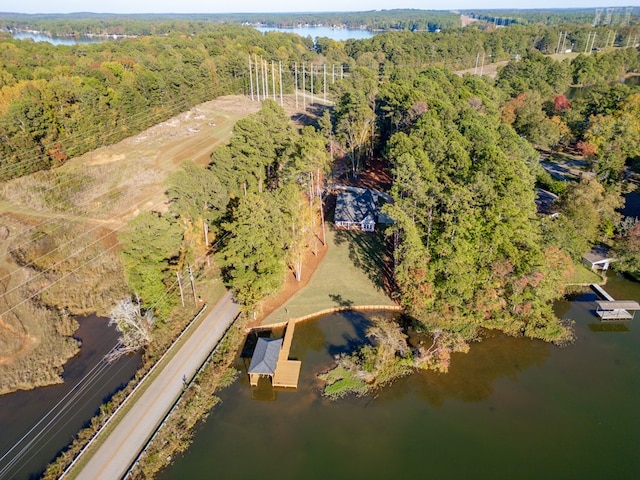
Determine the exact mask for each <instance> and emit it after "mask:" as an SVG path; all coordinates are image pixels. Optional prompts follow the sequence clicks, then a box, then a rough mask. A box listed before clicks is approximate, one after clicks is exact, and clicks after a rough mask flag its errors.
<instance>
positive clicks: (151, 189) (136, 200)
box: [0, 96, 260, 393]
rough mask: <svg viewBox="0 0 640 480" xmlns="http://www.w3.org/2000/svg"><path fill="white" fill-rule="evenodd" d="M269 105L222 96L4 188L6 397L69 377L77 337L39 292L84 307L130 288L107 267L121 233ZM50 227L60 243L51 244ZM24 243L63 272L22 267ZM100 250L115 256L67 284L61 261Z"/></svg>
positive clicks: (0, 353)
mask: <svg viewBox="0 0 640 480" xmlns="http://www.w3.org/2000/svg"><path fill="white" fill-rule="evenodd" d="M259 108H260V104H259V103H258V102H252V101H251V100H250V99H248V98H246V97H241V96H230V97H223V98H219V99H216V100H213V101H210V102H207V103H204V104H201V105H198V106H196V107H194V108H192V109H191V110H189V111H188V112H185V113H183V114H180V115H178V116H176V117H173V118H171V119H169V120H167V121H165V122H162V123H160V124H158V125H155V126H153V127H151V128H149V129H147V130H145V131H144V132H142V133H140V134H138V135H135V136H133V137H130V138H127V139H125V140H123V141H121V142H119V143H117V144H114V145H111V146H107V147H103V148H100V149H97V150H95V151H92V152H89V153H86V154H84V155H82V156H80V157H77V158H74V159H71V160H70V161H69V162H67V163H66V164H65V165H64V166H63V167H61V168H59V169H56V170H53V171H49V172H40V173H38V174H34V175H31V176H28V177H22V178H18V179H14V180H12V181H9V182H6V183H4V184H0V229H2V237H3V238H2V248H1V249H0V379H2V384H3V388H2V389H0V393H2V392H3V391H4V392H6V391H10V390H13V389H15V388H21V389H24V388H29V387H30V386H36V385H43V384H49V383H55V382H56V381H60V377H59V375H60V373H61V365H62V364H63V363H64V361H66V359H67V358H68V357H69V356H70V355H73V354H74V353H75V352H76V351H77V347H76V346H75V343H74V342H71V343H70V342H68V341H65V340H64V338H65V337H67V336H68V335H71V334H72V333H73V328H72V326H71V324H70V322H69V321H67V320H63V319H61V318H60V317H59V316H58V315H57V314H54V313H52V312H48V311H47V310H46V309H42V308H41V307H37V306H36V305H34V304H33V302H31V301H29V300H30V298H31V297H33V298H34V299H36V298H39V297H38V296H35V295H34V292H36V293H37V292H38V290H42V289H46V290H45V293H42V294H41V295H42V296H45V295H47V294H48V295H49V296H50V297H53V298H51V299H52V300H54V301H55V303H54V304H55V305H56V306H58V307H60V306H61V305H60V304H62V306H64V305H69V304H75V306H76V308H77V310H73V309H71V310H72V311H81V310H90V309H91V306H92V304H95V303H96V302H100V297H105V296H109V295H110V294H113V293H114V291H116V290H117V289H118V288H122V286H121V285H120V284H121V283H122V274H121V273H118V272H117V271H113V270H112V271H106V270H105V269H108V268H109V267H108V265H112V266H113V265H114V264H115V263H117V261H116V260H117V259H115V248H114V246H115V242H116V237H115V234H116V233H117V231H118V230H119V229H120V228H122V227H123V226H124V225H125V224H126V222H127V221H128V220H129V219H130V218H131V217H132V216H134V215H135V214H137V213H138V212H140V211H145V210H152V209H155V210H163V209H164V208H166V205H165V204H166V198H165V193H164V192H165V182H166V180H167V178H168V177H169V176H170V174H171V173H173V172H174V171H176V170H177V169H178V168H179V167H180V165H181V164H182V163H183V162H184V161H186V160H192V161H194V162H196V163H198V164H201V165H205V164H207V163H208V161H209V156H210V154H211V152H212V151H213V150H214V149H215V147H216V146H218V145H221V144H224V143H226V142H227V141H228V140H229V138H230V136H231V132H232V129H233V125H234V124H235V122H236V121H237V120H238V119H239V118H242V117H243V116H246V115H248V114H250V113H252V112H255V111H257V110H258V109H259ZM43 232H46V235H48V236H49V237H50V238H56V240H57V244H56V242H49V243H52V246H50V247H48V248H49V250H47V248H46V247H47V246H48V244H47V245H43V243H44V242H42V240H41V239H42V236H43V234H44V233H43ZM36 239H40V240H36ZM61 239H63V240H61ZM36 242H40V243H36ZM61 243H64V245H63V246H62V247H61V248H60V244H61ZM89 246H91V247H90V248H89ZM16 248H22V249H24V250H31V251H32V253H33V251H36V253H35V256H37V257H38V259H39V260H38V261H39V263H41V264H46V265H53V268H52V269H51V270H49V269H48V268H45V269H44V271H43V269H42V266H41V265H40V266H39V267H38V268H36V267H35V266H34V265H31V267H30V268H23V267H21V266H20V265H18V264H17V263H16V261H15V258H14V257H12V256H11V255H10V254H9V250H10V249H16ZM64 248H66V249H67V250H66V251H65V250H64ZM51 249H53V250H51ZM79 251H84V253H80V254H78V252H79ZM100 251H102V252H107V254H106V255H104V256H103V257H102V258H101V260H100V261H90V263H89V266H88V267H87V268H85V269H84V270H81V271H77V272H76V271H75V270H72V271H71V273H72V275H70V276H68V277H66V279H65V280H64V281H59V279H60V277H61V275H62V274H63V273H64V271H63V269H64V268H71V267H65V266H64V265H63V262H60V260H61V259H62V260H64V261H67V262H68V258H69V256H70V255H76V254H78V257H77V259H74V261H75V263H74V265H73V268H75V266H76V265H78V264H79V263H80V262H85V259H86V258H87V257H89V258H91V257H93V256H96V255H100ZM83 255H84V257H83ZM65 257H66V258H65ZM59 262H60V263H59ZM85 263H86V262H85ZM91 267H95V268H94V269H93V270H91ZM105 272H106V273H105ZM26 279H30V280H29V282H27V281H26ZM63 297H64V299H62V298H63ZM83 298H85V299H89V300H83ZM58 300H59V301H58ZM94 300H95V301H94ZM102 301H103V302H107V301H108V299H107V298H104V299H103V300H102ZM83 302H84V303H85V304H84V305H80V304H81V303H83ZM94 308H95V307H94ZM45 327H46V328H45ZM56 339H57V340H56ZM58 344H59V345H58ZM26 365H30V366H31V368H30V369H29V371H26V369H25V368H24V367H25V366H26ZM47 369H48V370H49V371H46V370H47Z"/></svg>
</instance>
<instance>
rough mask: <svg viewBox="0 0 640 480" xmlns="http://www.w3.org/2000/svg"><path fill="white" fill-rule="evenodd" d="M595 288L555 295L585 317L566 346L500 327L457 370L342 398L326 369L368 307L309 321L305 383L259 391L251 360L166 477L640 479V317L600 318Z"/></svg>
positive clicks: (301, 340)
mask: <svg viewBox="0 0 640 480" xmlns="http://www.w3.org/2000/svg"><path fill="white" fill-rule="evenodd" d="M606 289H607V291H608V292H609V293H610V294H611V295H613V296H614V298H620V299H635V300H637V299H639V298H640V285H639V284H638V283H634V282H630V281H628V280H625V279H624V278H622V277H619V276H616V275H615V274H613V273H610V278H609V282H608V284H607V286H606ZM594 301H595V294H593V293H591V292H586V293H584V294H582V295H579V296H577V297H576V298H575V300H574V301H571V302H559V303H558V305H557V309H556V311H558V312H563V317H564V318H567V319H572V320H574V321H575V322H576V337H577V338H576V342H575V343H573V344H572V345H570V346H567V347H565V348H558V347H555V346H552V345H549V344H545V343H543V342H540V341H532V340H527V339H523V338H511V337H505V336H502V335H499V334H495V333H490V334H488V335H487V338H485V339H484V341H483V342H481V343H478V344H474V345H472V348H471V350H470V352H469V353H467V354H455V355H454V356H453V359H452V366H451V369H450V372H449V373H448V374H437V373H434V372H420V373H416V374H414V375H411V376H408V377H405V378H402V379H400V380H398V381H397V382H396V383H394V384H393V385H392V386H390V387H388V388H384V389H382V390H380V391H379V392H377V393H376V394H374V395H372V396H370V397H364V398H347V399H344V400H340V401H337V402H331V401H328V400H326V399H324V398H323V397H322V396H321V395H320V390H321V384H320V382H319V381H318V380H317V379H316V374H317V373H318V372H320V371H322V370H324V369H326V368H327V367H329V366H330V365H332V364H333V355H334V354H335V353H336V352H340V351H343V350H344V349H346V348H348V347H349V346H350V345H353V344H354V343H357V342H358V341H361V340H362V332H363V329H364V327H365V326H366V317H365V316H364V315H361V314H355V313H351V314H346V315H329V316H326V317H323V318H322V319H320V320H316V321H310V322H306V323H302V324H300V325H298V326H297V327H296V333H295V338H294V341H293V348H292V356H295V357H296V358H298V359H300V360H302V371H301V376H300V384H299V385H300V386H299V388H298V390H297V391H276V392H272V394H273V397H272V398H270V400H271V401H256V400H253V399H252V395H254V392H252V390H251V388H250V386H249V381H248V378H247V377H246V372H245V375H243V376H242V377H241V380H240V381H238V382H236V383H235V384H234V385H232V386H231V387H230V388H229V389H227V390H226V391H224V392H222V394H221V397H222V399H223V404H222V405H221V406H220V407H219V408H218V409H217V410H216V412H215V413H214V414H213V415H211V416H210V417H209V419H208V420H207V422H206V423H205V424H203V425H202V426H201V428H200V431H199V432H198V433H197V434H196V437H195V442H194V444H193V445H192V447H191V448H190V450H189V451H188V452H187V454H186V456H185V457H184V458H181V459H178V460H176V463H175V464H174V465H173V466H171V467H170V468H169V469H167V471H165V472H164V473H163V474H162V476H161V478H165V479H174V478H175V479H178V478H203V477H206V476H207V475H209V474H210V473H211V472H214V471H215V473H216V476H219V477H220V478H225V479H227V478H238V479H241V478H249V477H252V476H262V477H264V478H276V477H277V478H284V479H288V478H290V479H299V478H305V479H308V478H311V479H326V478H410V477H416V478H425V477H430V478H437V479H461V478H474V479H483V478H486V479H503V478H504V479H512V478H518V479H522V478H524V479H527V478H531V479H540V478H559V479H565V478H566V479H574V478H575V479H578V478H579V479H602V478H616V479H627V478H628V479H635V478H640V456H638V455H637V453H638V451H637V448H638V439H639V438H640V415H637V408H638V399H639V398H640V375H639V373H640V348H638V347H639V345H640V325H639V324H638V321H640V320H636V321H634V322H635V323H634V322H632V323H628V324H627V327H628V331H627V332H626V333H625V334H618V333H613V332H607V333H601V331H600V330H599V329H598V328H596V329H595V330H596V331H594V329H593V327H592V325H594V324H597V321H596V318H595V317H594V316H593V314H592V310H593V309H594V308H595V306H594ZM239 368H242V362H240V363H239ZM261 399H264V398H261ZM274 399H275V400H274Z"/></svg>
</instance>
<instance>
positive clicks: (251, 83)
mask: <svg viewBox="0 0 640 480" xmlns="http://www.w3.org/2000/svg"><path fill="white" fill-rule="evenodd" d="M249 85H251V101H252V102H253V72H252V71H251V54H249ZM183 306H184V305H183Z"/></svg>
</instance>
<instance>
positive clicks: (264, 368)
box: [249, 337, 282, 375]
mask: <svg viewBox="0 0 640 480" xmlns="http://www.w3.org/2000/svg"><path fill="white" fill-rule="evenodd" d="M281 347H282V338H263V337H261V338H258V343H257V344H256V348H255V349H254V351H253V357H252V358H251V365H249V373H257V374H260V375H273V374H274V373H275V371H276V365H277V364H278V355H279V354H280V348H281Z"/></svg>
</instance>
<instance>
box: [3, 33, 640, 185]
mask: <svg viewBox="0 0 640 480" xmlns="http://www.w3.org/2000/svg"><path fill="white" fill-rule="evenodd" d="M596 30H597V29H596ZM605 32H606V30H603V31H602V32H601V33H600V34H599V35H598V38H601V39H604V38H607V37H606V33H605ZM561 33H564V36H563V39H564V41H565V43H566V42H569V43H570V44H572V45H573V46H574V47H573V48H574V49H575V50H577V51H581V50H582V48H583V44H585V43H586V42H587V40H588V39H589V38H590V33H588V30H587V29H585V28H582V27H574V28H573V29H572V30H569V29H565V30H563V31H562V32H561V31H559V29H554V28H548V27H541V26H519V25H514V26H511V27H509V28H504V29H499V30H497V31H495V32H490V31H482V30H479V29H476V28H466V29H458V30H454V31H450V32H441V33H435V34H428V33H410V32H397V33H385V34H380V35H376V36H374V37H373V38H371V39H367V40H359V41H347V42H337V41H333V40H330V39H327V38H318V39H317V40H316V42H315V44H314V42H313V41H312V40H311V39H310V38H306V39H305V38H301V37H298V36H296V35H287V34H284V33H279V32H269V33H267V34H264V35H262V34H260V33H259V32H257V31H256V30H254V29H252V28H249V27H239V26H231V25H219V26H216V27H215V28H212V29H211V30H210V31H208V32H206V33H200V34H197V35H180V34H174V35H169V36H168V37H165V36H149V37H144V38H138V39H125V40H121V41H117V42H104V43H100V44H95V45H76V46H68V47H67V46H58V47H54V46H52V45H48V44H46V43H45V44H34V43H32V42H24V41H17V40H11V39H9V38H4V39H3V40H2V41H1V42H0V59H1V62H2V63H1V66H0V89H1V90H0V136H1V138H2V142H1V143H0V155H2V156H3V158H5V159H6V160H5V162H3V165H2V167H1V171H0V178H4V179H6V178H12V177H15V176H20V175H23V174H27V173H31V172H34V171H38V170H41V169H46V168H51V167H53V166H56V165H60V164H62V163H64V162H65V160H66V159H67V158H70V157H74V156H77V155H79V154H82V153H84V152H86V151H88V150H91V149H94V148H97V147H98V146H101V145H105V144H111V143H114V142H116V141H118V140H120V139H122V138H125V137H126V136H129V135H132V134H134V133H137V132H139V131H141V130H143V129H144V128H146V127H148V126H150V125H153V124H156V123H158V122H160V121H162V120H165V119H167V118H169V117H170V116H172V115H175V114H176V113H179V112H181V111H185V110H186V109H188V108H189V107H191V106H193V105H195V104H197V103H200V102H203V101H205V100H209V99H211V98H215V97H216V96H219V95H225V94H231V93H244V94H246V93H248V91H249V88H250V86H249V83H250V82H249V71H248V61H247V60H245V59H247V56H248V55H249V54H251V55H253V56H260V57H261V58H264V60H266V61H267V62H272V61H273V62H277V63H278V64H283V65H284V68H285V71H286V72H289V73H291V75H288V76H286V77H285V84H284V88H285V92H292V91H293V90H292V89H293V69H294V65H295V64H298V65H299V64H302V63H304V62H306V63H310V62H313V63H315V64H317V65H321V64H325V63H327V62H328V63H330V64H332V65H341V66H342V67H341V68H342V69H343V70H345V69H346V71H349V69H352V68H355V67H356V66H358V67H364V68H367V69H369V70H371V71H372V72H374V73H375V74H377V75H379V76H381V77H383V78H385V77H386V78H388V77H389V74H390V72H391V71H392V70H395V69H398V68H401V69H408V70H409V71H411V70H413V69H422V68H425V67H427V66H440V67H444V68H450V69H460V68H470V67H473V65H474V62H477V61H478V59H479V56H480V54H482V56H483V58H486V60H487V62H493V61H499V60H509V59H512V58H520V57H523V56H525V55H526V54H527V52H528V51H530V50H531V49H532V48H534V49H535V50H536V51H540V52H542V53H553V52H554V51H555V50H556V49H557V45H558V44H559V43H560V34H561ZM609 33H610V32H609ZM631 33H632V30H631V27H628V28H627V29H624V28H621V29H620V30H619V31H618V32H617V33H616V35H614V36H613V37H614V38H613V39H611V40H610V42H611V44H614V43H616V42H617V44H622V45H623V46H624V45H625V43H626V41H627V39H628V38H629V36H630V35H631ZM549 61H550V60H549ZM556 64H557V67H554V68H556V69H557V70H562V71H561V72H560V71H559V75H560V77H561V78H559V79H558V80H557V81H558V82H562V85H557V87H558V88H559V87H561V86H565V87H566V85H568V84H569V83H575V84H580V85H591V84H595V83H598V82H602V81H613V80H615V79H616V78H618V77H619V76H620V75H623V74H624V73H625V72H627V71H633V70H634V69H635V68H636V67H637V55H636V54H635V50H633V49H620V50H619V51H616V52H614V53H610V54H607V55H603V54H601V53H598V54H595V55H585V56H582V57H578V58H576V59H574V60H572V61H571V62H570V63H567V62H566V61H565V62H564V63H558V62H554V65H556ZM510 68H515V67H510ZM528 78H529V77H528ZM318 80H320V79H318ZM300 81H301V80H299V82H300ZM523 81H525V80H523Z"/></svg>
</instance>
